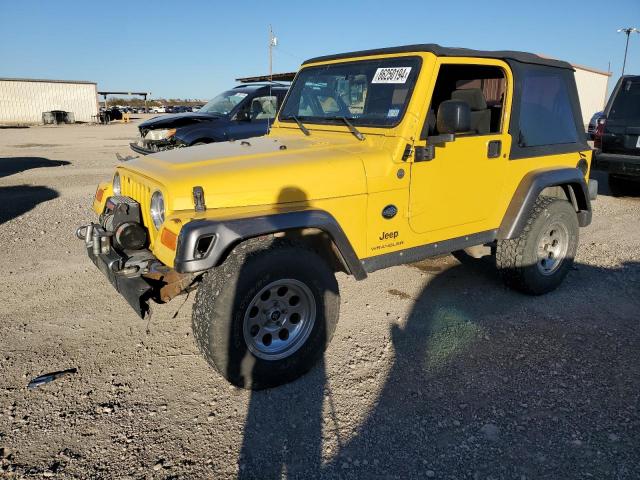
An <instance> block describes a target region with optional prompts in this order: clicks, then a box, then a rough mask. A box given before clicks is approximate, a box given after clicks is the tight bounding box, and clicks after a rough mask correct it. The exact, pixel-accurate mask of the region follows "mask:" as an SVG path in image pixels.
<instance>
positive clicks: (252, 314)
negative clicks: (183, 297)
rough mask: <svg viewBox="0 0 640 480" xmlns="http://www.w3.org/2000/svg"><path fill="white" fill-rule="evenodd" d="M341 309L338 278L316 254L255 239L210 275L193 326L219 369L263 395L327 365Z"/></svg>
mask: <svg viewBox="0 0 640 480" xmlns="http://www.w3.org/2000/svg"><path fill="white" fill-rule="evenodd" d="M339 309H340V297H339V293H338V284H337V282H336V279H335V276H334V274H333V271H332V270H331V269H330V268H329V266H328V265H327V263H326V262H325V261H324V260H323V259H322V258H320V257H319V256H318V255H317V254H316V253H315V252H312V251H309V250H307V249H305V248H303V247H299V246H295V245H291V244H288V243H286V242H283V241H280V240H275V241H257V240H253V241H250V242H247V243H246V244H242V245H240V246H239V247H237V248H236V249H235V250H234V251H233V252H232V253H231V255H230V256H229V258H227V260H226V261H225V262H224V264H223V265H221V266H220V267H217V268H215V269H213V270H211V271H209V272H208V273H207V274H206V275H205V277H204V279H203V282H202V283H201V285H200V287H199V288H198V292H197V295H196V301H195V305H194V310H193V316H192V327H193V333H194V337H195V340H196V343H197V345H198V348H199V349H200V351H201V353H202V354H203V355H204V357H205V358H206V360H207V361H208V362H209V364H210V365H211V366H213V367H214V368H215V369H216V370H217V371H218V372H220V374H222V375H223V376H224V377H225V378H226V379H227V380H229V381H230V382H231V383H233V384H234V385H237V386H239V387H243V388H251V389H254V390H256V389H262V388H268V387H274V386H277V385H281V384H283V383H287V382H290V381H292V380H294V379H296V378H298V377H299V376H301V375H303V374H304V373H305V372H307V371H308V370H309V369H310V368H311V367H312V366H313V365H314V364H315V363H316V362H317V361H318V360H320V359H321V358H322V356H323V353H324V350H325V348H326V346H327V345H328V344H329V342H330V341H331V337H332V336H333V332H334V331H335V327H336V324H337V321H338V315H339Z"/></svg>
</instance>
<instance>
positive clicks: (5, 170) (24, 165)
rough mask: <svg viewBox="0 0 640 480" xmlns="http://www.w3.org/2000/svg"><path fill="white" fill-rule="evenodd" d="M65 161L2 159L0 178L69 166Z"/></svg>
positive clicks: (27, 158) (0, 160) (40, 158)
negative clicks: (37, 169)
mask: <svg viewBox="0 0 640 480" xmlns="http://www.w3.org/2000/svg"><path fill="white" fill-rule="evenodd" d="M70 164H71V162H68V161H66V160H50V159H48V158H43V157H2V158H0V178H2V177H8V176H10V175H15V174H16V173H20V172H24V171H26V170H31V169H33V168H49V167H61V166H63V165H70Z"/></svg>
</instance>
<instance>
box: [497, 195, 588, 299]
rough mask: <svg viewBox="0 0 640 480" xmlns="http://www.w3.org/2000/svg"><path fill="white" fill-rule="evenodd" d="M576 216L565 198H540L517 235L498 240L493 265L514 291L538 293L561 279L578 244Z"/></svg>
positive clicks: (555, 285)
mask: <svg viewBox="0 0 640 480" xmlns="http://www.w3.org/2000/svg"><path fill="white" fill-rule="evenodd" d="M578 232H579V225H578V217H577V215H576V211H575V210H574V208H573V206H572V205H571V204H570V203H569V202H568V201H566V200H561V199H558V198H551V197H539V198H538V199H537V200H536V203H535V205H534V208H533V210H532V212H531V214H530V216H529V220H528V222H527V225H526V226H525V228H524V231H523V232H522V234H520V236H519V237H517V238H513V239H508V240H499V241H498V244H497V246H496V266H497V267H498V270H499V272H500V274H501V276H502V279H503V280H504V282H505V283H506V284H507V285H508V286H509V287H512V288H514V289H515V290H519V291H521V292H523V293H528V294H531V295H541V294H543V293H547V292H550V291H552V290H554V289H556V288H557V287H558V286H559V285H560V284H561V283H562V281H563V280H564V277H565V276H566V275H567V273H568V272H569V270H570V269H571V266H572V265H573V259H574V257H575V254H576V250H577V247H578V234H579V233H578Z"/></svg>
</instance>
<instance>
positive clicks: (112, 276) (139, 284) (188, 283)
mask: <svg viewBox="0 0 640 480" xmlns="http://www.w3.org/2000/svg"><path fill="white" fill-rule="evenodd" d="M76 236H77V237H78V238H79V239H81V240H84V242H85V247H86V250H87V255H88V256H89V258H90V259H91V261H92V262H93V263H94V264H95V266H96V267H98V270H100V271H101V272H102V273H103V274H104V275H105V276H106V277H107V278H108V279H109V282H111V285H113V287H114V288H115V289H116V291H117V292H118V293H120V295H122V296H123V297H124V299H125V300H126V301H127V303H128V304H129V305H131V307H132V308H133V309H134V310H135V312H136V313H137V314H138V316H139V317H140V318H145V316H146V315H147V314H148V313H149V312H150V307H149V301H150V300H153V301H154V302H156V303H165V302H168V301H169V300H171V299H172V298H174V297H176V296H178V295H180V294H182V293H186V292H188V291H190V290H192V289H193V288H195V276H194V275H192V274H180V273H177V272H176V271H175V270H173V269H170V268H169V267H167V266H166V265H164V264H162V263H161V262H160V261H158V260H157V259H156V258H155V257H154V256H153V254H152V253H151V252H150V251H149V250H136V251H132V252H118V251H116V250H115V249H114V248H113V247H112V245H111V236H112V234H111V233H110V232H108V231H106V230H105V229H104V228H103V227H102V226H100V225H98V224H95V223H91V224H89V225H85V226H83V227H80V228H78V229H77V231H76Z"/></svg>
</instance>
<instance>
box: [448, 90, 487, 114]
mask: <svg viewBox="0 0 640 480" xmlns="http://www.w3.org/2000/svg"><path fill="white" fill-rule="evenodd" d="M451 100H462V101H463V102H466V103H468V104H469V108H470V109H471V110H485V109H486V108H487V101H486V100H485V99H484V94H483V93H482V90H481V89H479V88H466V89H464V90H455V91H454V92H453V93H452V94H451Z"/></svg>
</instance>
